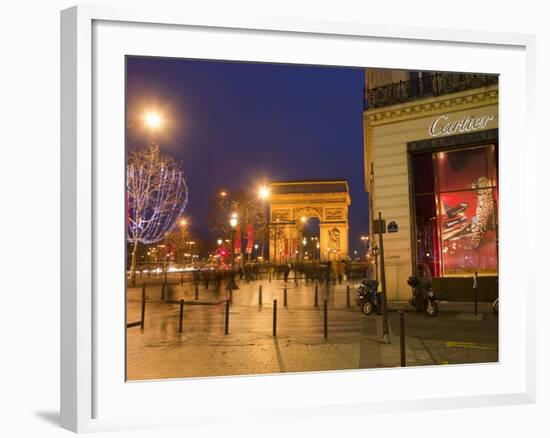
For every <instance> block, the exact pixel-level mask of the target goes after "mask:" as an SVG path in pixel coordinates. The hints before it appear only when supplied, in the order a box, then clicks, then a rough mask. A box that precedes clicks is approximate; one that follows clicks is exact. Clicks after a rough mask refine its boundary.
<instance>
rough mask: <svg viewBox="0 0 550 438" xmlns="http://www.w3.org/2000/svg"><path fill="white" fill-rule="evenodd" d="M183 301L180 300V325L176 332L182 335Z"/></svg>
mask: <svg viewBox="0 0 550 438" xmlns="http://www.w3.org/2000/svg"><path fill="white" fill-rule="evenodd" d="M184 301H185V300H180V324H179V329H178V332H180V333H182V332H183V303H184Z"/></svg>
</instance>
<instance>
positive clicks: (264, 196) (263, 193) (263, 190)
mask: <svg viewBox="0 0 550 438" xmlns="http://www.w3.org/2000/svg"><path fill="white" fill-rule="evenodd" d="M270 194H271V190H270V189H269V187H268V186H266V185H263V186H261V187H260V188H259V190H258V196H259V197H260V199H261V200H262V202H264V203H265V202H266V201H267V200H268V199H269V195H270ZM264 220H265V227H266V233H264V236H263V238H264V240H263V242H262V258H263V257H264V256H265V255H264V249H265V246H266V245H265V237H266V235H267V234H268V232H269V228H268V225H267V222H268V210H267V208H266V206H265V205H264ZM257 256H258V254H257V253H256V257H257Z"/></svg>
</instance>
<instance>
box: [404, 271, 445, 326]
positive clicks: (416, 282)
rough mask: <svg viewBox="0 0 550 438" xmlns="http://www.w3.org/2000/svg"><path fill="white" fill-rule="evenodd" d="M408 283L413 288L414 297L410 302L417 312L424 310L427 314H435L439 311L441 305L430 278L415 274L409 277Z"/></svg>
mask: <svg viewBox="0 0 550 438" xmlns="http://www.w3.org/2000/svg"><path fill="white" fill-rule="evenodd" d="M407 284H408V285H409V286H411V287H412V288H413V296H412V299H410V300H409V303H410V304H411V305H412V306H413V307H414V308H416V311H417V312H422V311H423V312H424V313H425V314H426V316H435V315H437V313H438V312H439V306H438V305H437V301H436V298H435V293H434V291H433V289H432V283H431V281H430V280H428V279H425V278H421V277H417V276H413V277H409V279H408V280H407Z"/></svg>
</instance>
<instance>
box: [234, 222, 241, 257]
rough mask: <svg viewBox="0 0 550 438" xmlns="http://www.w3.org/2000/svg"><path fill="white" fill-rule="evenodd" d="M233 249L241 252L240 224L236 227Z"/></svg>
mask: <svg viewBox="0 0 550 438" xmlns="http://www.w3.org/2000/svg"><path fill="white" fill-rule="evenodd" d="M233 249H234V251H235V254H240V253H241V227H240V226H237V228H235V243H234V246H233Z"/></svg>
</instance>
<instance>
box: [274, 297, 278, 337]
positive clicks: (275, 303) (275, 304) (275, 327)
mask: <svg viewBox="0 0 550 438" xmlns="http://www.w3.org/2000/svg"><path fill="white" fill-rule="evenodd" d="M273 336H277V300H273Z"/></svg>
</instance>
